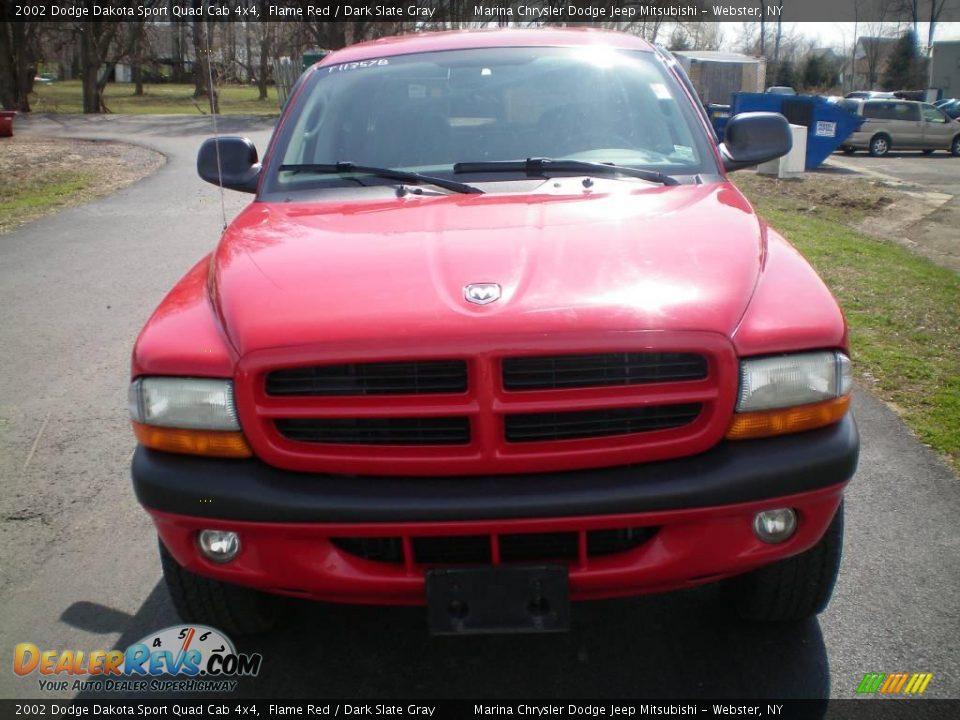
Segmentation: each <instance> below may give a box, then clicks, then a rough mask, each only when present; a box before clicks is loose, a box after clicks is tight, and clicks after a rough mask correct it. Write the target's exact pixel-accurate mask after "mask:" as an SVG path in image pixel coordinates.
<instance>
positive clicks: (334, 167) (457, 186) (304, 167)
mask: <svg viewBox="0 0 960 720" xmlns="http://www.w3.org/2000/svg"><path fill="white" fill-rule="evenodd" d="M280 171H281V172H293V173H297V172H310V173H329V174H332V175H350V174H354V173H355V174H358V175H373V176H374V177H381V178H385V179H387V180H399V181H400V182H407V183H413V184H416V185H419V184H421V183H426V184H428V185H436V186H437V187H439V188H443V189H444V190H452V191H453V192H458V193H468V194H471V195H474V194H478V193H483V190H481V189H480V188H477V187H474V186H473V185H467V184H466V183H461V182H457V181H456V180H445V179H444V178H439V177H433V176H432V175H421V174H420V173H415V172H407V171H405V170H393V169H391V168H380V167H370V166H368V165H354V164H353V163H352V162H338V163H328V164H316V163H304V164H299V165H281V166H280Z"/></svg>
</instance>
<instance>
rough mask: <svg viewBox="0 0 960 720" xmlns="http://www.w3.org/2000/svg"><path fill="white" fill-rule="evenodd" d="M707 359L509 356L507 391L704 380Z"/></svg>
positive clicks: (505, 375)
mask: <svg viewBox="0 0 960 720" xmlns="http://www.w3.org/2000/svg"><path fill="white" fill-rule="evenodd" d="M706 376H707V361H706V358H704V357H703V356H702V355H696V354H693V353H660V352H648V353H603V354H595V355H550V356H538V357H516V358H507V359H505V360H504V361H503V386H504V388H506V389H507V390H551V389H558V388H578V387H601V386H605V385H640V384H643V383H656V382H678V381H681V380H702V379H703V378H705V377H706Z"/></svg>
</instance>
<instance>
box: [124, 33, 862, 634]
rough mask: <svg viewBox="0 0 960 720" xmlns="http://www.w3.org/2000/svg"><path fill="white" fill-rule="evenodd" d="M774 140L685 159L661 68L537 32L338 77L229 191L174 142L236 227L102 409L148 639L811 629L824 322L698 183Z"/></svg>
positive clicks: (818, 554) (831, 400) (833, 474)
mask: <svg viewBox="0 0 960 720" xmlns="http://www.w3.org/2000/svg"><path fill="white" fill-rule="evenodd" d="M790 146H791V134H790V128H789V126H788V124H787V122H786V120H785V119H784V117H783V116H782V115H780V114H777V113H763V112H760V113H742V114H739V115H737V116H736V117H733V118H731V119H730V121H729V123H728V125H727V128H726V131H725V136H724V141H723V142H722V143H721V144H719V145H718V144H717V141H716V140H715V138H714V136H713V134H712V132H711V129H710V124H709V121H708V118H707V117H706V114H705V112H704V111H703V109H702V107H701V106H700V104H699V102H698V101H697V97H696V94H695V92H693V89H692V86H691V85H690V82H689V80H688V79H687V78H686V75H685V74H684V72H683V70H682V68H681V67H680V65H679V64H678V63H677V62H676V61H675V60H674V59H673V58H672V56H670V55H669V54H668V53H666V52H665V51H663V50H660V49H658V48H656V47H654V46H651V45H649V44H648V43H646V42H645V41H643V40H641V39H640V38H637V37H635V36H633V35H628V34H621V33H609V32H601V31H587V32H582V31H569V30H553V29H551V30H520V29H511V30H502V31H497V32H473V33H470V32H467V33H440V34H418V35H409V36H406V37H403V38H394V39H389V40H378V41H376V42H369V43H362V44H359V45H355V46H353V47H348V48H345V49H342V50H338V51H336V52H334V53H331V54H330V55H328V56H327V57H325V58H324V59H323V61H322V62H320V63H317V64H315V65H313V66H312V67H310V68H309V69H307V70H306V71H305V73H304V75H303V76H302V78H301V80H300V81H299V82H298V85H297V89H296V90H295V91H294V93H293V94H292V96H291V98H290V100H289V102H288V104H287V106H286V107H285V109H284V110H283V113H282V116H281V118H280V120H279V122H278V124H277V130H276V132H275V134H274V136H273V138H272V140H271V143H270V146H269V148H268V149H267V152H266V153H265V155H264V160H263V161H262V162H261V160H260V159H259V155H258V154H257V151H256V149H255V148H254V146H253V144H252V143H251V142H250V141H249V140H247V139H245V138H239V137H221V138H212V139H210V140H207V141H206V142H205V143H204V144H203V145H202V146H201V148H200V151H199V154H198V158H197V167H198V171H199V173H200V176H201V177H202V178H203V179H204V180H206V181H208V182H211V183H214V184H219V183H222V185H223V186H224V187H226V188H230V189H234V190H239V191H242V192H247V193H251V194H253V197H254V198H255V202H253V203H252V204H250V205H249V206H248V207H247V208H246V209H245V210H243V211H242V212H241V213H240V214H239V215H238V216H237V217H236V218H235V219H234V220H233V222H232V224H231V225H230V227H229V228H228V229H227V230H226V231H225V232H224V234H223V236H222V237H221V239H220V243H219V246H218V247H217V249H216V250H215V251H214V252H213V254H212V255H210V256H208V257H206V258H204V259H203V260H201V261H200V262H199V263H198V264H197V265H196V266H195V267H194V268H193V269H192V270H190V271H189V272H188V273H187V275H186V276H185V277H184V278H183V279H182V280H181V281H180V283H179V284H178V285H177V286H176V287H175V288H174V289H173V290H172V292H171V293H170V294H169V295H168V296H167V297H166V299H165V300H164V301H163V302H162V303H161V304H160V306H159V307H158V309H157V310H156V311H155V313H154V314H153V316H152V317H151V319H150V320H149V321H148V322H147V324H146V326H145V327H144V328H143V330H142V332H141V334H140V336H139V338H138V340H137V342H136V345H135V347H134V351H133V361H132V378H131V380H132V382H131V384H130V396H129V397H130V412H131V417H132V420H133V428H134V431H135V435H136V438H137V440H138V443H139V447H138V448H137V450H136V452H135V454H134V459H133V465H132V475H133V484H134V488H135V491H136V494H137V498H138V499H139V501H140V503H141V504H142V505H143V506H144V507H145V508H146V510H147V512H149V514H150V515H151V517H152V519H153V522H154V524H155V526H156V529H157V532H158V534H159V537H160V554H161V558H162V565H163V572H164V578H165V580H166V584H167V587H168V588H169V591H170V594H171V596H172V598H173V603H174V606H175V607H176V609H177V612H178V613H179V614H180V615H181V616H182V617H183V618H184V619H185V620H189V621H192V622H201V623H205V624H210V625H213V626H215V627H218V628H221V629H223V630H224V631H226V632H232V633H243V632H256V631H262V630H265V629H267V628H269V627H270V624H271V622H272V621H273V620H274V619H275V618H276V614H277V612H278V610H277V608H276V606H275V603H274V602H272V600H271V597H272V596H273V595H288V596H293V597H298V598H310V599H315V600H325V601H333V602H348V603H372V604H402V605H426V606H427V613H426V616H427V618H428V619H429V625H430V627H431V629H432V630H433V631H434V632H439V633H466V632H493V631H504V630H530V631H546V630H557V629H561V628H563V627H565V626H566V624H567V622H568V601H569V600H590V599H597V598H607V597H622V596H629V595H638V594H643V593H647V592H655V591H656V592H660V591H664V590H669V589H679V588H688V587H690V586H693V585H697V584H702V583H707V582H717V581H723V582H724V583H725V592H726V593H728V594H727V595H726V596H725V597H727V598H728V599H729V600H730V601H731V602H732V603H733V605H732V606H733V607H734V608H736V609H737V610H738V611H739V612H740V613H741V614H742V615H743V616H744V617H747V618H751V619H754V620H761V621H798V620H802V619H804V618H807V617H809V616H811V615H812V614H814V613H817V612H818V611H820V610H822V609H823V607H824V606H825V605H826V603H827V602H828V600H829V598H830V594H831V592H832V589H833V586H834V581H835V579H836V576H837V569H838V566H839V560H840V552H841V545H842V536H843V520H842V498H843V491H844V488H845V486H846V484H847V482H848V481H849V480H850V478H851V476H852V475H853V473H854V470H855V468H856V464H857V453H858V444H859V441H858V436H857V430H856V425H855V423H854V419H853V417H852V415H851V413H850V409H849V408H850V392H851V376H850V361H849V357H848V356H849V348H848V337H847V326H846V323H845V321H844V318H843V315H842V313H841V311H840V309H839V308H838V307H837V304H836V302H835V301H834V299H833V297H832V296H831V295H830V292H829V291H828V289H827V288H826V286H825V285H824V283H823V282H822V281H821V280H820V279H819V278H818V277H817V275H816V273H815V272H814V270H813V269H812V268H811V267H810V266H809V265H808V264H807V262H806V261H805V260H804V258H803V257H802V256H801V255H800V254H799V253H798V252H796V251H795V250H794V249H793V248H792V247H791V246H790V245H789V244H788V243H787V242H786V241H785V240H784V239H783V238H782V237H781V236H780V235H779V234H777V232H776V231H774V230H773V229H772V228H769V227H767V226H766V225H765V223H764V222H763V221H762V220H761V219H760V218H759V217H758V216H757V215H756V213H755V211H754V209H753V207H752V206H751V205H750V203H749V202H748V201H747V200H746V198H745V197H744V196H743V195H742V194H741V193H740V191H739V190H738V189H737V187H736V186H735V185H733V184H732V183H731V182H730V181H729V179H728V177H727V173H728V172H730V171H733V170H736V169H738V168H743V167H749V166H753V165H756V164H758V163H760V162H763V161H767V160H770V159H773V158H776V157H779V156H782V155H784V154H785V153H787V152H788V151H789V150H790ZM318 612H319V613H322V612H323V611H322V609H319V610H318Z"/></svg>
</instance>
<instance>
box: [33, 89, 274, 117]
mask: <svg viewBox="0 0 960 720" xmlns="http://www.w3.org/2000/svg"><path fill="white" fill-rule="evenodd" d="M33 87H34V91H35V92H34V93H33V95H31V97H30V106H31V108H32V109H33V110H34V111H35V112H53V113H80V112H83V90H82V87H81V84H80V81H79V80H65V81H62V82H60V81H58V82H52V83H36V84H35V85H34V86H33ZM133 90H134V85H133V83H110V84H109V85H107V89H106V90H105V91H104V98H105V102H106V105H107V107H108V108H109V109H110V111H111V112H114V113H119V114H145V115H164V114H172V113H175V114H187V115H199V114H201V113H209V112H210V105H209V103H207V101H206V100H205V99H204V98H200V99H199V100H194V98H193V85H182V84H174V83H164V84H160V85H144V88H143V92H144V94H143V95H142V96H140V97H136V96H135V95H134V94H133ZM257 98H258V93H257V89H256V88H255V87H249V86H247V85H225V86H223V87H221V88H220V112H221V113H222V114H224V115H278V114H279V113H280V105H279V103H278V102H277V90H276V88H273V87H271V88H268V97H267V99H266V100H258V99H257Z"/></svg>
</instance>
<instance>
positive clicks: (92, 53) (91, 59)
mask: <svg viewBox="0 0 960 720" xmlns="http://www.w3.org/2000/svg"><path fill="white" fill-rule="evenodd" d="M91 25H92V23H83V28H82V31H81V33H80V59H81V63H80V64H81V81H82V83H83V112H84V113H89V114H97V113H99V112H100V108H101V106H102V105H103V101H102V99H101V97H100V90H99V85H100V57H99V53H98V52H97V43H96V40H95V39H94V38H93V29H92V28H91V27H90V26H91Z"/></svg>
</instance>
